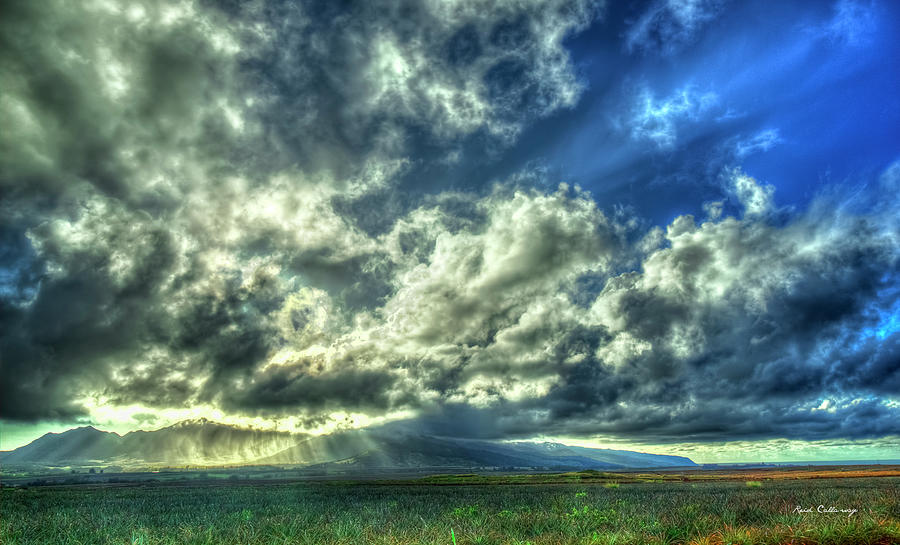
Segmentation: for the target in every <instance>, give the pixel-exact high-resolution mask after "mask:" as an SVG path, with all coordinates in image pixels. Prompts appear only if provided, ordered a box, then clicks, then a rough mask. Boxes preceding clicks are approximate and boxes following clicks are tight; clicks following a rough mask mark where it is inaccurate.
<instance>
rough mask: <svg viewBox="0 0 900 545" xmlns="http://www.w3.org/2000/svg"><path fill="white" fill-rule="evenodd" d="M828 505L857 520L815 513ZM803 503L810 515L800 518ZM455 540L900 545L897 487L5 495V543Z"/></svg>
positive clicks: (248, 487) (55, 491)
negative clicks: (856, 510)
mask: <svg viewBox="0 0 900 545" xmlns="http://www.w3.org/2000/svg"><path fill="white" fill-rule="evenodd" d="M607 484H608V483H607ZM819 505H824V506H826V507H830V506H833V507H835V508H837V509H844V508H852V509H858V510H859V512H858V513H856V514H854V515H852V516H847V514H846V513H817V512H815V511H816V508H817V507H818V506H819ZM797 506H802V507H804V508H809V507H812V508H813V511H814V512H812V513H797V512H794V510H795V508H796V507H797ZM451 529H452V530H453V536H452V537H451ZM452 540H455V542H456V543H457V544H459V545H465V544H476V543H480V544H500V543H511V544H520V545H524V544H531V545H538V544H625V543H634V544H675V543H698V544H724V543H734V544H776V543H778V544H780V543H806V544H830V543H834V544H838V543H850V544H853V543H860V544H863V543H868V544H883V545H886V544H894V543H900V480H898V479H896V478H874V479H872V478H870V479H820V480H806V481H771V482H765V483H763V484H761V485H760V486H756V485H754V486H747V485H745V484H744V483H743V482H702V483H683V482H678V483H676V482H644V483H633V484H622V485H621V486H619V487H611V486H604V485H603V484H601V483H573V484H563V485H556V484H544V485H527V484H523V485H518V486H501V485H488V486H422V485H421V484H420V485H373V484H356V485H350V484H328V483H315V484H309V483H307V484H297V483H292V484H281V485H274V484H264V485H263V484H255V485H254V484H238V485H230V486H228V485H219V486H128V487H98V488H87V487H68V488H51V487H39V488H34V487H33V488H30V489H27V490H10V489H4V490H2V491H0V543H3V544H5V545H14V544H26V543H29V544H30V543H63V544H80V543H84V544H87V543H118V544H128V543H133V544H144V545H150V544H175V543H186V544H213V543H216V544H218V543H223V544H287V543H292V544H293V543H296V544H322V545H332V544H362V543H375V544H396V545H401V544H426V543H441V544H450V543H452Z"/></svg>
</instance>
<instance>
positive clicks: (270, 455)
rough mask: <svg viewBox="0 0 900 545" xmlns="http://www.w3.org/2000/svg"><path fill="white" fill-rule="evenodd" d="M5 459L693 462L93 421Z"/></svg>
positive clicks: (430, 439)
mask: <svg viewBox="0 0 900 545" xmlns="http://www.w3.org/2000/svg"><path fill="white" fill-rule="evenodd" d="M0 463H2V464H3V465H4V466H11V465H26V464H27V465H40V466H46V467H66V466H84V465H119V466H125V467H128V466H140V465H144V466H146V465H166V466H187V465H190V466H215V465H282V466H284V465H291V466H306V467H310V468H319V469H340V470H341V471H344V472H348V471H349V472H366V471H377V470H385V469H425V468H427V469H440V468H454V469H459V468H472V469H475V468H497V469H500V468H506V469H509V468H519V469H524V468H547V469H577V470H582V469H598V470H605V469H625V468H661V467H684V466H696V464H695V463H694V462H693V461H691V460H690V459H689V458H685V457H681V456H666V455H660V454H647V453H642V452H632V451H625V450H610V449H597V448H587V447H578V446H570V445H563V444H560V443H535V442H497V441H485V440H472V439H457V438H449V437H437V436H433V435H425V434H422V433H417V432H412V431H409V430H407V429H404V428H403V427H401V426H385V427H382V428H375V429H363V430H351V431H342V432H337V433H333V434H329V435H320V436H298V435H294V434H290V433H286V432H275V431H263V430H253V429H247V428H240V427H235V426H230V425H225V424H219V423H215V422H211V421H208V420H205V419H201V420H188V421H184V422H180V423H178V424H175V425H172V426H169V427H165V428H161V429H159V430H155V431H134V432H129V433H127V434H125V435H119V434H116V433H113V432H106V431H101V430H98V429H96V428H93V427H91V426H86V427H81V428H76V429H71V430H68V431H66V432H63V433H48V434H46V435H44V436H42V437H40V438H38V439H35V440H34V441H32V442H31V443H29V444H27V445H25V446H22V447H19V448H17V449H15V450H11V451H3V452H0Z"/></svg>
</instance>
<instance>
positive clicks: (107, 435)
mask: <svg viewBox="0 0 900 545" xmlns="http://www.w3.org/2000/svg"><path fill="white" fill-rule="evenodd" d="M296 442H297V436H295V435H292V434H289V433H282V432H270V431H262V430H253V429H247V428H239V427H235V426H228V425H225V424H218V423H215V422H210V421H209V420H206V419H199V420H187V421H184V422H179V423H177V424H175V425H172V426H169V427H166V428H162V429H159V430H155V431H133V432H129V433H127V434H125V435H123V436H120V435H119V434H117V433H113V432H106V431H100V430H97V429H95V428H93V427H91V426H86V427H82V428H76V429H72V430H68V431H66V432H63V433H48V434H45V435H44V436H42V437H40V438H38V439H35V440H34V441H32V442H31V443H29V444H27V445H25V446H23V447H19V448H17V449H15V450H13V451H8V452H0V462H2V463H4V464H40V465H46V466H67V465H85V464H91V463H94V464H119V465H134V464H165V465H188V464H190V465H227V464H241V463H248V462H252V461H253V460H255V459H257V458H260V457H263V456H268V455H270V454H272V453H275V452H279V451H281V450H283V449H285V448H286V447H288V446H290V445H292V444H295V443H296Z"/></svg>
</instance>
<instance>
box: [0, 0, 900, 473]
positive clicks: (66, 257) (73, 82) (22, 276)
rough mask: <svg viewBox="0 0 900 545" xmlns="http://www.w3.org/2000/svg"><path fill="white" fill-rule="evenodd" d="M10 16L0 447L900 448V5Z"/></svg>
mask: <svg viewBox="0 0 900 545" xmlns="http://www.w3.org/2000/svg"><path fill="white" fill-rule="evenodd" d="M9 13H10V15H9V16H7V17H4V21H3V22H2V24H0V36H2V38H3V40H4V42H3V43H9V44H11V45H10V47H8V48H4V51H3V53H2V56H3V61H4V62H3V63H0V79H2V81H4V82H5V84H4V87H5V89H4V98H3V100H2V101H0V113H2V115H3V116H4V117H5V118H7V119H9V120H10V123H9V125H10V126H11V127H13V128H14V130H12V131H4V133H3V134H2V135H0V149H2V157H3V159H2V170H0V199H2V200H0V350H2V354H3V359H2V367H0V372H2V377H0V378H2V380H0V426H2V429H3V432H4V433H3V435H2V436H0V441H2V444H0V448H10V447H14V446H17V445H19V444H22V443H24V442H27V441H28V440H30V439H33V438H34V437H36V436H38V435H39V434H40V433H43V432H45V431H48V430H58V429H65V428H67V427H71V426H74V425H79V424H86V423H90V424H93V425H96V426H98V427H101V428H106V429H114V430H116V431H120V432H124V431H128V430H131V429H138V428H144V429H147V428H154V427H160V426H164V425H168V424H172V423H174V422H177V421H179V420H183V419H189V418H201V417H203V418H210V419H214V420H217V421H221V422H225V423H228V424H232V425H237V426H249V427H260V428H265V429H277V430H287V431H295V432H303V433H327V432H330V431H334V430H338V429H343V428H347V427H364V426H376V425H379V424H383V423H386V422H392V421H401V420H406V421H409V422H410V425H415V426H418V427H420V428H423V429H427V430H428V431H429V432H430V433H436V434H454V435H461V436H468V437H480V438H488V439H528V438H549V439H553V438H565V439H567V440H569V441H573V442H579V443H581V444H602V445H625V446H628V447H633V448H638V449H644V450H652V451H655V452H677V453H680V454H685V455H689V456H693V457H694V458H695V459H698V460H700V461H703V460H717V461H729V460H731V461H734V460H739V459H740V458H741V456H743V455H744V454H742V453H745V452H754V453H758V454H759V455H760V456H764V457H770V458H778V457H779V456H781V458H782V459H808V458H834V457H835V456H839V455H840V456H844V455H846V456H850V457H852V458H854V459H864V458H870V459H872V458H885V457H890V456H889V455H890V454H891V453H896V452H897V450H898V445H900V439H898V435H900V428H898V424H897V422H900V414H898V412H900V398H897V392H898V391H900V356H898V355H900V332H898V320H897V315H898V309H900V288H898V273H900V250H898V240H900V225H898V220H897V218H898V217H900V214H898V209H900V206H898V201H897V195H898V190H900V163H898V160H900V146H898V142H900V98H898V97H900V45H898V43H897V40H896V39H895V36H897V35H898V34H900V32H898V30H900V29H898V26H900V23H898V21H900V6H898V5H896V4H895V3H891V2H866V1H849V0H842V1H838V2H779V3H768V2H766V3H764V2H733V1H732V2H729V1H725V0H708V1H707V0H667V1H662V0H657V1H650V2H618V3H613V2H609V3H604V2H598V1H593V0H580V1H577V2H562V1H556V0H542V1H537V2H533V3H517V2H492V3H489V5H484V4H479V2H477V1H475V0H471V1H470V0H460V1H458V2H449V3H441V2H438V3H434V2H413V1H410V2H388V1H385V2H379V1H372V2H348V3H346V4H313V3H302V2H301V3H292V2H280V1H276V0H272V1H260V2H256V3H250V4H246V5H243V4H242V5H237V4H234V5H232V4H228V3H217V2H205V1H202V2H201V1H197V2H192V1H187V0H171V1H169V0H167V1H164V2H112V3H107V4H91V5H88V4H84V5H82V4H73V3H67V2H62V1H60V2H47V3H40V4H34V3H28V2H21V3H15V4H14V5H13V8H11V10H10V12H9ZM21 29H30V31H29V32H25V33H23V32H22V30H21ZM116 29H119V30H116ZM773 461H774V460H773Z"/></svg>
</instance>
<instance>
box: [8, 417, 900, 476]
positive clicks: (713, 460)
mask: <svg viewBox="0 0 900 545" xmlns="http://www.w3.org/2000/svg"><path fill="white" fill-rule="evenodd" d="M186 423H199V424H213V425H219V426H226V427H230V428H237V429H242V430H254V431H275V430H265V429H260V428H253V427H244V426H238V425H230V424H223V423H221V422H216V421H213V420H209V419H207V418H206V417H200V418H197V419H191V420H183V421H179V422H174V423H171V424H167V425H165V426H160V427H147V428H133V429H129V430H128V431H124V432H119V431H115V430H107V429H103V428H101V427H97V426H95V425H93V424H83V425H79V426H77V427H71V428H59V427H54V428H53V429H54V430H59V431H45V432H43V433H41V434H40V435H38V436H35V437H31V436H29V438H28V439H23V440H22V442H21V443H19V444H15V445H10V446H8V447H7V446H6V444H3V445H0V452H10V451H12V450H15V449H16V448H19V447H22V446H26V445H28V444H30V443H31V442H33V441H35V440H37V439H40V438H42V437H44V436H45V435H49V434H56V435H58V434H62V433H65V432H68V431H73V430H77V429H83V428H92V429H94V430H97V431H100V432H105V433H114V434H116V435H118V436H120V437H122V436H125V435H127V434H128V433H132V432H138V431H143V432H153V431H159V430H162V429H165V428H170V427H173V426H177V425H179V424H186ZM364 429H366V428H350V429H345V430H338V431H336V432H333V433H340V432H342V431H359V430H364ZM281 433H290V432H281ZM294 435H296V437H297V438H298V440H304V439H308V438H309V437H313V436H309V435H305V434H302V433H296V434H294ZM437 436H438V437H442V436H440V435H437ZM458 439H474V440H481V441H501V442H528V443H557V444H562V445H566V446H579V447H588V448H597V449H609V450H625V451H631V452H645V453H649V454H659V455H669V456H684V457H687V458H690V459H691V461H693V462H694V463H696V464H698V465H704V464H735V465H741V464H747V465H752V464H796V463H804V462H810V463H815V464H827V463H828V462H834V463H835V464H841V463H846V462H854V463H859V462H863V463H865V462H900V458H895V456H897V453H898V452H900V450H891V449H885V450H883V451H881V456H880V457H877V456H872V457H869V458H865V457H864V458H853V457H852V456H849V455H846V454H843V457H839V458H834V457H827V456H826V457H822V458H803V455H804V453H809V452H810V450H809V447H808V446H807V445H801V446H803V447H805V448H802V449H800V452H798V453H793V454H792V449H791V448H790V445H788V447H789V448H787V449H785V444H784V443H780V444H777V447H776V449H775V450H776V451H777V452H779V453H781V454H780V455H777V457H776V458H772V456H773V454H772V446H771V445H770V444H767V443H762V444H760V443H756V444H755V445H748V444H747V443H746V442H744V443H742V445H743V447H744V449H746V448H748V447H749V448H750V449H755V450H756V455H755V457H754V456H753V455H750V456H743V457H734V456H733V455H732V454H723V453H722V449H720V450H712V449H711V450H706V451H704V450H703V449H702V448H699V449H698V448H696V447H694V448H691V447H687V448H685V446H684V445H678V446H676V447H674V448H671V445H642V444H621V443H603V442H598V441H585V440H581V439H577V438H565V437H563V438H560V437H534V438H515V439H502V440H497V439H493V440H492V439H483V438H458ZM795 448H796V446H795ZM826 448H827V451H828V452H833V451H834V450H840V451H841V452H842V453H843V452H845V451H846V445H839V446H838V447H833V446H831V447H830V448H829V445H826ZM726 450H728V449H726ZM697 452H700V453H701V454H700V456H701V457H702V458H697V454H696V453H697ZM704 452H706V454H703V453H704ZM785 452H787V454H786V455H785ZM819 452H821V451H819ZM703 456H705V457H703ZM785 456H786V457H785ZM248 465H254V464H253V463H252V462H250V463H249V464H248Z"/></svg>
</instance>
